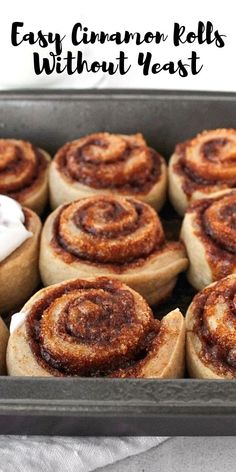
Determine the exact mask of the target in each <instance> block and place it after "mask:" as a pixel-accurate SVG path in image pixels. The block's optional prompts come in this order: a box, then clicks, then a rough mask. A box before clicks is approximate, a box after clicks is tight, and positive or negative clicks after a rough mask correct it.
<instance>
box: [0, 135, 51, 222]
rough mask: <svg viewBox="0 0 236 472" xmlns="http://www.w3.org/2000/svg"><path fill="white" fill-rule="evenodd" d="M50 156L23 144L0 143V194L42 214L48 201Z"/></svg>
mask: <svg viewBox="0 0 236 472" xmlns="http://www.w3.org/2000/svg"><path fill="white" fill-rule="evenodd" d="M49 162H50V156H49V155H48V154H47V153H46V152H45V151H43V150H42V149H38V148H35V147H34V146H33V145H32V144H31V143H29V142H27V141H21V140H16V139H0V194H4V195H7V196H9V197H11V198H14V199H15V200H18V201H19V202H20V203H21V204H22V205H23V206H25V207H29V208H31V209H32V210H34V211H35V212H36V213H39V214H40V213H42V211H43V209H44V207H45V205H46V203H47V199H48V168H49Z"/></svg>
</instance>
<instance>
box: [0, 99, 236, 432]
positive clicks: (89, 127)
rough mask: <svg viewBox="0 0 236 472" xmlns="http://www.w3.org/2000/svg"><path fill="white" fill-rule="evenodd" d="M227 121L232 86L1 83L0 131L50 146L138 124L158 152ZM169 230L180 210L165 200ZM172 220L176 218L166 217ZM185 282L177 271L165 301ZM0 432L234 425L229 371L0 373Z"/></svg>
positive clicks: (185, 297)
mask: <svg viewBox="0 0 236 472" xmlns="http://www.w3.org/2000/svg"><path fill="white" fill-rule="evenodd" d="M217 127H234V128H236V94H226V93H202V92H201V93H200V92H173V91H172V92H167V91H158V92H157V91H139V90H136V91H111V90H110V91H109V90H106V91H96V90H95V91H82V92H72V91H55V92H48V91H35V92H3V93H0V134H1V136H2V137H5V138H7V137H12V138H21V139H27V140H29V141H32V142H33V143H34V144H35V145H37V146H39V147H42V148H45V149H47V150H48V151H50V152H51V153H53V152H54V151H55V150H56V149H57V148H58V147H59V146H61V145H62V144H64V142H65V141H69V140H72V139H75V138H78V137H79V136H82V135H85V134H88V133H93V132H97V131H110V132H114V133H116V132H117V133H127V134H129V133H135V132H137V131H140V132H142V133H143V134H144V136H145V138H146V139H147V141H148V143H149V144H150V145H151V146H152V147H154V148H156V149H157V150H158V151H159V152H161V153H162V154H163V155H164V156H165V157H166V158H168V156H169V155H170V153H171V151H172V150H173V148H174V145H175V144H176V143H177V142H180V141H183V140H185V139H186V138H189V137H191V136H193V135H195V134H196V133H197V132H199V131H202V130H203V129H204V128H208V129H209V128H217ZM163 218H164V220H165V225H166V226H167V229H168V231H170V232H171V231H172V229H173V227H175V228H176V227H177V225H176V224H175V223H176V222H177V223H178V222H179V220H178V218H177V217H176V215H175V214H174V212H173V210H171V209H170V207H168V206H167V207H166V209H165V210H164V212H163ZM175 220H176V221H175ZM193 294H194V292H193V290H192V289H191V287H190V286H189V285H187V284H186V281H185V280H184V277H181V278H180V281H179V283H178V285H177V287H176V289H175V291H174V294H173V297H172V299H171V300H170V301H169V302H168V303H166V304H165V305H162V306H160V307H158V308H157V310H155V314H156V315H157V316H160V315H163V314H164V313H165V312H167V311H168V309H169V308H170V307H171V306H177V305H178V306H180V308H182V309H183V310H185V308H186V306H187V305H188V303H189V302H190V300H191V298H192V296H193ZM0 433H1V434H44V435H83V436H84V435H90V436H94V435H119V436H120V435H184V436H186V435H190V436H193V435H235V434H236V381H228V380H217V381H215V380H212V381H206V380H191V379H187V378H186V379H182V380H154V379H153V380H152V379H150V380H146V379H104V378H103V379H98V378H92V379H86V378H66V379H61V378H52V379H48V378H42V379H41V378H14V377H12V378H11V377H0Z"/></svg>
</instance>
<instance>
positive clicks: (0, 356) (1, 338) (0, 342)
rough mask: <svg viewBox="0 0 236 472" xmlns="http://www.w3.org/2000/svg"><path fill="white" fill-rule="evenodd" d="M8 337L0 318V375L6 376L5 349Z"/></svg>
mask: <svg viewBox="0 0 236 472" xmlns="http://www.w3.org/2000/svg"><path fill="white" fill-rule="evenodd" d="M8 337H9V333H8V329H7V327H6V325H5V323H4V322H3V320H2V318H0V375H4V374H6V349H7V342H8Z"/></svg>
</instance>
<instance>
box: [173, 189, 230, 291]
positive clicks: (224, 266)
mask: <svg viewBox="0 0 236 472" xmlns="http://www.w3.org/2000/svg"><path fill="white" fill-rule="evenodd" d="M235 214H236V191H235V190H231V191H229V190H228V191H226V193H225V194H222V195H221V196H218V197H212V198H205V199H200V200H198V201H197V202H195V203H193V204H192V205H190V207H189V208H188V210H187V212H186V214H185V217H184V220H183V224H182V229H181V239H182V240H183V242H184V244H185V247H186V250H187V253H188V257H189V261H190V265H189V271H188V279H189V281H190V283H191V284H192V285H193V286H194V287H195V288H196V289H198V290H201V289H202V288H204V287H205V286H207V285H209V284H210V283H212V282H214V281H216V280H219V279H221V278H223V277H225V276H227V275H229V274H232V273H234V272H236V243H235V241H236V230H235V228H236V225H235Z"/></svg>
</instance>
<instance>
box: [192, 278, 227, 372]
mask: <svg viewBox="0 0 236 472" xmlns="http://www.w3.org/2000/svg"><path fill="white" fill-rule="evenodd" d="M235 298H236V275H230V276H228V277H225V278H224V279H222V280H220V281H218V282H214V283H213V284H211V285H209V286H208V287H206V288H205V289H204V290H202V291H201V292H200V293H198V294H197V295H196V296H195V297H194V299H193V301H192V303H191V305H190V306H189V308H188V311H187V314H186V329H187V365H188V371H189V374H190V376H191V377H197V378H214V379H218V378H219V379H222V378H227V379H235V378H236V323H235Z"/></svg>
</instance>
